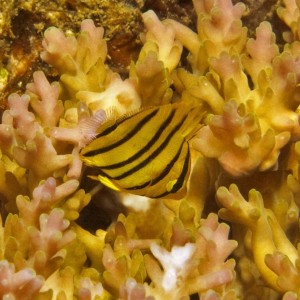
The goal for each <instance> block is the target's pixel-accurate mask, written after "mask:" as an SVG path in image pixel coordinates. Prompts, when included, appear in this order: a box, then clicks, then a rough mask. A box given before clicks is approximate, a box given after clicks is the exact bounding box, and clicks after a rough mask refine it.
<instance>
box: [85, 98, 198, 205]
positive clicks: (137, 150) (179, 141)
mask: <svg viewBox="0 0 300 300" xmlns="http://www.w3.org/2000/svg"><path fill="white" fill-rule="evenodd" d="M202 117H203V109H202V108H201V107H200V106H194V107H191V106H188V105H187V104H185V103H183V102H179V103H173V104H166V105H162V106H157V107H150V108H144V109H141V110H139V111H136V112H133V113H130V114H126V115H124V116H121V117H119V118H114V117H112V116H111V117H108V118H107V120H105V121H104V122H103V123H101V124H100V125H99V127H98V128H97V130H96V134H95V137H94V139H93V140H92V141H91V142H90V143H89V144H87V145H86V146H85V147H84V148H83V149H82V150H81V153H80V155H81V159H82V161H83V162H84V163H85V164H86V165H87V166H90V167H93V168H96V174H97V176H90V177H91V178H93V179H96V180H99V181H100V182H102V183H103V184H104V185H106V186H108V187H110V188H112V189H115V190H119V191H124V192H128V193H132V194H136V195H141V196H146V197H149V198H174V199H176V198H178V197H183V196H184V195H185V193H186V181H187V178H188V176H189V172H190V164H191V153H190V144H189V141H190V140H191V138H192V137H193V136H194V135H195V133H196V131H197V130H198V129H199V128H200V125H199V124H200V121H201V119H202Z"/></svg>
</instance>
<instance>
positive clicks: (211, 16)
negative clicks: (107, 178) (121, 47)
mask: <svg viewBox="0 0 300 300" xmlns="http://www.w3.org/2000/svg"><path fill="white" fill-rule="evenodd" d="M193 2H194V7H195V11H196V13H197V16H198V26H197V32H194V31H192V30H191V29H189V28H187V27H185V26H184V25H182V24H180V23H179V22H176V21H174V20H169V19H168V20H163V21H161V20H159V19H158V17H157V16H156V15H155V13H154V12H153V11H148V12H146V13H144V15H143V20H144V23H145V28H146V30H145V33H144V34H143V37H142V39H143V47H142V49H141V51H140V54H139V57H138V60H137V61H135V62H132V63H131V65H130V71H129V76H128V78H126V79H124V78H121V77H120V76H119V75H118V74H117V73H115V72H113V71H112V70H111V69H110V68H109V67H108V65H107V64H106V63H105V59H106V56H107V48H106V47H107V46H106V41H105V39H104V30H103V28H101V27H96V26H95V24H94V23H93V21H92V20H84V21H83V22H82V25H81V29H80V32H79V33H78V34H77V35H76V36H66V35H65V34H64V33H63V32H62V31H61V30H60V29H58V28H49V29H47V30H46V32H45V34H44V40H43V47H44V50H43V52H42V53H41V57H42V59H43V60H44V61H45V62H46V63H48V64H49V65H51V66H53V67H54V68H55V69H56V70H57V71H58V72H59V74H60V79H59V81H58V82H49V81H48V80H47V78H46V75H45V74H44V73H43V72H41V71H38V72H35V73H34V74H33V79H32V83H30V84H28V85H27V89H26V92H25V93H24V94H23V95H19V94H12V95H10V96H9V97H8V100H7V102H8V107H7V110H5V111H4V113H3V116H2V123H1V125H0V147H1V148H0V150H1V152H0V157H1V160H0V197H1V203H2V224H1V227H0V297H1V299H6V300H8V299H9V300H11V299H22V300H24V299H25V300H26V299H27V300H29V299H59V300H61V299H63V300H65V299H67V300H71V299H72V300H73V299H80V300H88V299H132V300H134V299H139V300H142V299H148V300H150V299H189V298H190V297H191V296H192V297H193V299H201V300H210V299H224V300H225V299H226V300H233V299H284V300H296V299H300V259H299V256H300V250H299V249H300V247H299V245H300V244H298V242H299V239H300V229H299V207H300V182H299V176H300V175H299V174H300V173H299V171H300V143H299V142H298V141H299V139H300V126H299V109H298V105H299V102H300V43H299V40H300V33H299V32H298V30H299V28H300V27H299V26H300V3H299V1H296V0H284V1H283V2H282V3H281V6H280V7H279V8H278V15H279V17H280V18H281V19H282V20H284V22H285V23H286V24H287V26H288V27H289V28H290V32H287V33H285V35H284V38H285V40H286V44H285V46H284V48H283V50H279V47H278V46H277V44H276V40H275V34H274V33H273V32H272V28H271V25H270V24H269V23H267V22H263V23H261V24H260V25H259V27H258V28H257V29H256V35H255V37H254V38H248V33H247V28H245V27H243V24H242V22H241V17H242V15H243V13H244V12H245V6H244V5H243V4H241V3H238V4H236V5H233V4H232V3H231V1H230V0H215V1H210V0H194V1H193ZM183 48H185V49H187V51H188V57H187V61H188V63H189V68H186V69H184V68H183V67H181V66H180V58H181V55H182V51H183ZM180 101H184V102H190V103H193V105H196V104H197V105H199V106H201V107H202V111H203V115H204V117H203V119H202V121H201V127H200V128H199V130H198V131H197V133H196V136H194V138H193V139H192V140H191V141H190V148H191V155H192V167H191V174H190V177H189V180H188V182H187V187H188V191H187V194H186V195H185V196H184V198H182V199H180V200H172V199H167V200H166V199H155V200H153V199H145V198H143V197H141V196H138V195H131V194H126V193H122V192H120V197H121V198H122V201H123V202H124V204H125V205H128V204H126V203H129V202H131V205H130V207H129V208H128V211H129V212H128V214H127V215H126V216H125V215H124V214H120V215H119V216H118V218H117V220H116V221H115V222H113V223H112V224H111V225H110V226H109V227H108V228H107V229H106V230H104V229H98V230H97V231H96V232H95V233H92V232H90V231H87V230H86V229H84V228H82V227H81V226H79V225H78V222H76V220H77V219H78V218H79V216H80V213H81V211H82V210H83V208H84V207H86V206H87V205H88V203H89V201H90V199H91V193H90V191H89V190H83V189H80V188H79V185H80V182H82V180H83V169H84V168H85V167H84V166H83V164H82V161H81V159H80V154H79V153H80V150H81V149H82V148H83V147H84V146H85V145H86V144H87V143H88V141H90V139H91V137H92V136H93V132H92V131H93V130H91V128H93V126H94V129H95V128H96V125H95V124H97V122H98V125H99V122H101V121H103V119H104V118H105V114H104V110H107V109H108V110H110V109H112V107H113V109H114V111H115V113H116V114H117V115H120V116H121V115H123V114H125V113H129V112H131V111H133V110H138V109H139V108H143V107H150V106H152V107H155V106H160V105H164V104H167V103H171V102H180ZM103 114H104V115H103ZM98 125H97V126H98ZM87 128H89V130H90V131H89V130H87ZM97 197H98V199H97V201H99V202H101V191H100V192H99V193H98V194H97ZM142 205H144V206H143V207H141V206H142ZM225 222H226V223H225Z"/></svg>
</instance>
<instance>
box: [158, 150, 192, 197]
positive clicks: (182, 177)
mask: <svg viewBox="0 0 300 300" xmlns="http://www.w3.org/2000/svg"><path fill="white" fill-rule="evenodd" d="M190 159H191V158H190V151H188V153H187V156H186V158H185V160H184V165H183V169H182V171H181V174H180V176H179V177H178V179H177V181H176V183H175V184H174V185H173V187H172V189H171V190H170V191H165V192H164V193H162V194H160V195H158V196H154V197H152V198H162V197H165V196H167V195H168V194H172V193H176V192H177V191H179V190H180V189H181V188H182V186H183V184H184V181H185V178H186V175H187V173H188V170H189V165H190Z"/></svg>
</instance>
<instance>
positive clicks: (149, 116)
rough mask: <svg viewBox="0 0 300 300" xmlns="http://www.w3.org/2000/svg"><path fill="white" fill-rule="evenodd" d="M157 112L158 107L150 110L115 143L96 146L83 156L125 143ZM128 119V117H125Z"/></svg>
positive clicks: (99, 152) (89, 155)
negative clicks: (96, 147)
mask: <svg viewBox="0 0 300 300" xmlns="http://www.w3.org/2000/svg"><path fill="white" fill-rule="evenodd" d="M157 112H158V109H156V110H154V111H153V112H151V113H150V114H149V115H147V116H145V117H144V118H143V119H142V120H141V121H140V122H139V123H138V124H137V125H136V126H135V128H133V129H132V130H131V131H130V132H129V133H128V134H127V135H126V136H124V137H123V138H122V139H120V140H118V141H117V142H115V143H112V144H110V145H108V146H106V147H103V148H98V149H95V150H91V151H88V152H86V153H84V156H86V157H91V156H94V155H98V154H101V153H104V152H107V151H109V150H111V149H113V148H116V147H118V146H120V145H122V144H124V143H126V142H127V141H128V140H129V139H130V138H131V137H133V136H134V135H136V134H137V133H138V132H139V131H140V130H141V129H142V127H143V126H144V125H145V124H147V123H148V122H149V121H150V120H151V119H152V118H153V117H154V116H155V115H156V114H157ZM127 120H129V118H128V119H127Z"/></svg>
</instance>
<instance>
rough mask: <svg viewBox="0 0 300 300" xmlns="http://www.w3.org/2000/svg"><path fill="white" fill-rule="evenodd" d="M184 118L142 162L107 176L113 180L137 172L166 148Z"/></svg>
mask: <svg viewBox="0 0 300 300" xmlns="http://www.w3.org/2000/svg"><path fill="white" fill-rule="evenodd" d="M186 118H187V116H185V117H184V118H183V120H182V121H181V122H180V123H179V124H177V125H176V126H175V127H174V128H173V130H172V131H171V132H170V133H169V134H168V136H167V138H166V139H165V140H164V141H163V143H162V144H161V145H160V146H159V147H158V148H156V149H155V150H154V151H153V152H152V153H151V154H150V155H149V156H148V157H147V158H146V159H144V160H143V161H142V162H140V163H139V164H138V165H136V166H134V167H133V168H131V169H129V170H128V171H126V172H124V173H122V174H120V175H118V176H116V177H108V178H109V179H114V180H120V179H124V178H125V177H128V176H130V175H132V174H134V173H135V172H137V171H138V170H140V169H142V168H143V167H145V166H146V165H147V164H149V163H150V162H151V161H152V160H153V159H154V158H155V157H156V156H157V155H158V154H159V153H160V152H162V151H163V150H164V149H165V148H166V146H167V145H168V144H169V142H170V140H171V138H172V137H173V136H174V133H175V132H176V131H178V129H179V128H180V127H181V126H182V124H183V123H184V121H185V119H186Z"/></svg>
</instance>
